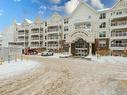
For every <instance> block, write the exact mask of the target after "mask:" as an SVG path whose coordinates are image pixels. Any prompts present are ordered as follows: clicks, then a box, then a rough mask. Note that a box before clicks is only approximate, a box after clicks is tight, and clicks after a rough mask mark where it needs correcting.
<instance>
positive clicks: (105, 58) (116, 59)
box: [91, 56, 127, 64]
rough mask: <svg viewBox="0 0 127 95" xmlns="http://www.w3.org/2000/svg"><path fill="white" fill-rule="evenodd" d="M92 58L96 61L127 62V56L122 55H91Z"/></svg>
mask: <svg viewBox="0 0 127 95" xmlns="http://www.w3.org/2000/svg"><path fill="white" fill-rule="evenodd" d="M91 60H92V61H94V62H96V63H114V64H119V63H120V64H127V58H126V57H120V56H99V57H97V56H91Z"/></svg>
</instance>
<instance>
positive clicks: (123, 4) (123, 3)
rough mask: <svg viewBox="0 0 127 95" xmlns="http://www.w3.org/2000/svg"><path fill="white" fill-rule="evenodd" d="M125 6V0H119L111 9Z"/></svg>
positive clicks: (126, 5) (126, 6) (126, 4)
mask: <svg viewBox="0 0 127 95" xmlns="http://www.w3.org/2000/svg"><path fill="white" fill-rule="evenodd" d="M123 8H127V0H119V1H118V2H117V3H116V4H115V5H114V6H113V7H112V10H118V9H123Z"/></svg>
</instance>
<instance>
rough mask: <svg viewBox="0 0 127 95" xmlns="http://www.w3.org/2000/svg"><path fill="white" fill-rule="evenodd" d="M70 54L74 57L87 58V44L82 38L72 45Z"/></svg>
mask: <svg viewBox="0 0 127 95" xmlns="http://www.w3.org/2000/svg"><path fill="white" fill-rule="evenodd" d="M72 54H73V55H74V56H80V57H81V56H87V55H88V54H89V44H88V43H87V42H86V41H85V40H83V39H82V38H79V39H77V40H76V41H75V42H74V43H73V44H72Z"/></svg>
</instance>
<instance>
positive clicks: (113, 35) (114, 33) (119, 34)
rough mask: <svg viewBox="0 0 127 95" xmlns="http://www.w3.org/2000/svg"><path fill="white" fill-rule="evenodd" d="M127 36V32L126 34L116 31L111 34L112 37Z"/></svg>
mask: <svg viewBox="0 0 127 95" xmlns="http://www.w3.org/2000/svg"><path fill="white" fill-rule="evenodd" d="M126 36H127V32H125V31H123V32H122V31H120V32H118V31H116V32H115V31H114V32H112V33H111V37H126Z"/></svg>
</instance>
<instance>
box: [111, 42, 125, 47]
mask: <svg viewBox="0 0 127 95" xmlns="http://www.w3.org/2000/svg"><path fill="white" fill-rule="evenodd" d="M111 47H127V43H115V44H111Z"/></svg>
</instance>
